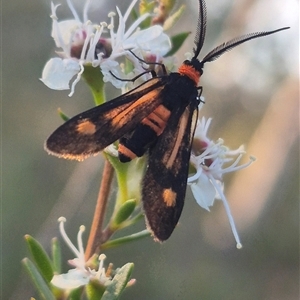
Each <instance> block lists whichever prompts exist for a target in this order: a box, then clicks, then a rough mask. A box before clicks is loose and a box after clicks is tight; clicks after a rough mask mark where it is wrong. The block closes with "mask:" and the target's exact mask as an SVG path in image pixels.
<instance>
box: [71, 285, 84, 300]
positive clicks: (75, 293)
mask: <svg viewBox="0 0 300 300" xmlns="http://www.w3.org/2000/svg"><path fill="white" fill-rule="evenodd" d="M82 293H83V287H82V286H80V287H79V288H77V289H74V290H72V291H70V294H69V295H68V300H80V299H82Z"/></svg>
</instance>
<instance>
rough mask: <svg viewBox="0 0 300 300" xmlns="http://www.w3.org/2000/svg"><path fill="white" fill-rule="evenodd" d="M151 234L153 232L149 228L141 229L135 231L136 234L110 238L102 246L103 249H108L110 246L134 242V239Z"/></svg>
mask: <svg viewBox="0 0 300 300" xmlns="http://www.w3.org/2000/svg"><path fill="white" fill-rule="evenodd" d="M150 235H151V233H150V232H149V231H148V230H147V229H145V230H143V231H140V232H138V233H134V234H131V235H128V236H124V237H121V238H119V239H115V240H110V241H108V242H106V243H104V244H103V245H102V246H101V249H102V250H107V249H109V248H114V247H118V246H121V245H123V244H127V243H130V242H134V241H137V240H140V239H143V238H145V237H149V236H150Z"/></svg>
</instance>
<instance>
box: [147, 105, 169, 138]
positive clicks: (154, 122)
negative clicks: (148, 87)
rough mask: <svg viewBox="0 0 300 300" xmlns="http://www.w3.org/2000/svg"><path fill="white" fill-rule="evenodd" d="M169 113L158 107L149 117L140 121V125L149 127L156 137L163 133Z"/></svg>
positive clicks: (162, 106) (163, 107)
mask: <svg viewBox="0 0 300 300" xmlns="http://www.w3.org/2000/svg"><path fill="white" fill-rule="evenodd" d="M170 114H171V112H170V111H169V110H168V109H167V108H166V107H165V106H164V105H159V106H158V107H157V108H156V109H155V110H154V111H153V112H152V113H151V114H150V115H149V116H147V117H146V118H144V119H143V120H142V124H145V125H147V126H149V127H150V128H151V129H153V130H154V131H155V133H156V134H157V136H159V135H161V134H162V132H163V131H164V129H165V127H166V124H167V121H168V120H169V117H170Z"/></svg>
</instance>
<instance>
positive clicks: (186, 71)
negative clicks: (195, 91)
mask: <svg viewBox="0 0 300 300" xmlns="http://www.w3.org/2000/svg"><path fill="white" fill-rule="evenodd" d="M178 73H179V74H181V75H185V76H187V77H188V78H190V79H191V80H193V81H194V83H195V85H196V86H197V85H198V83H199V79H200V76H201V74H200V72H198V71H197V70H196V69H195V68H194V67H193V66H189V65H186V64H182V65H181V66H180V67H179V69H178Z"/></svg>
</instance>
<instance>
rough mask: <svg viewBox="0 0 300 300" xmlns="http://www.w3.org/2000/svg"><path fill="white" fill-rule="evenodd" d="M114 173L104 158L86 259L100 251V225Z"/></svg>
mask: <svg viewBox="0 0 300 300" xmlns="http://www.w3.org/2000/svg"><path fill="white" fill-rule="evenodd" d="M113 174H114V169H113V167H112V165H111V164H110V162H109V161H108V160H105V164H104V169H103V174H102V181H101V185H100V189H99V194H98V199H97V204H96V208H95V213H94V219H93V223H92V227H91V231H90V235H89V239H88V243H87V247H86V250H85V259H86V261H87V260H88V259H89V258H90V257H91V256H92V255H93V254H95V253H99V252H100V246H101V243H102V225H103V221H104V215H105V211H106V205H107V201H108V196H109V192H110V186H111V182H112V178H113Z"/></svg>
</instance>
